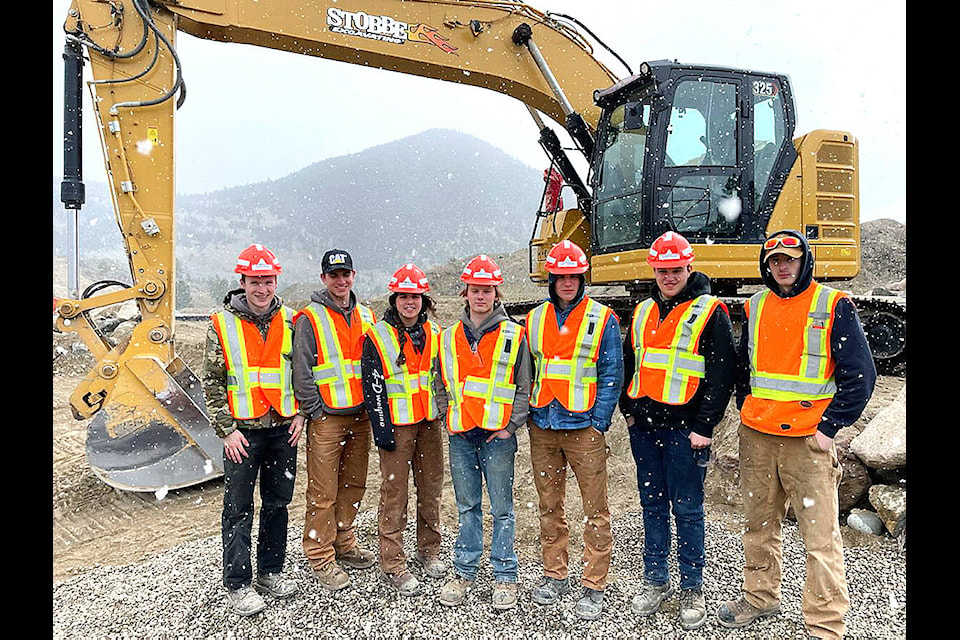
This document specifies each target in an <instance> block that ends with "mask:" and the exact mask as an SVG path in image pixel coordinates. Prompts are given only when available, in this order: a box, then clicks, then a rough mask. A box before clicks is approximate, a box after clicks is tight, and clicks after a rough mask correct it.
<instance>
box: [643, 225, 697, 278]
mask: <svg viewBox="0 0 960 640" xmlns="http://www.w3.org/2000/svg"><path fill="white" fill-rule="evenodd" d="M647 262H648V263H649V264H650V266H651V267H653V268H654V269H672V268H674V267H685V266H687V265H688V264H690V263H691V262H693V247H691V246H690V243H689V242H687V239H686V238H684V237H683V236H682V235H680V234H679V233H677V232H676V231H667V232H666V233H664V234H663V235H662V236H660V237H659V238H657V239H656V240H654V241H653V244H652V245H650V254H649V255H648V256H647Z"/></svg>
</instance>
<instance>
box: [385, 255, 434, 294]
mask: <svg viewBox="0 0 960 640" xmlns="http://www.w3.org/2000/svg"><path fill="white" fill-rule="evenodd" d="M387 289H388V290H390V291H393V292H395V293H426V292H427V291H430V283H429V282H427V274H425V273H424V272H423V270H422V269H421V268H420V267H418V266H417V265H415V264H413V263H412V262H408V263H407V264H405V265H403V266H402V267H400V268H399V269H397V270H396V271H395V272H394V273H393V276H392V277H391V278H390V282H389V283H388V284H387Z"/></svg>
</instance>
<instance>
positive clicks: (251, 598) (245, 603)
mask: <svg viewBox="0 0 960 640" xmlns="http://www.w3.org/2000/svg"><path fill="white" fill-rule="evenodd" d="M227 602H229V603H230V608H231V609H233V612H234V613H236V614H238V615H241V616H244V617H247V616H252V615H253V614H255V613H260V612H261V611H263V610H264V609H266V608H267V603H266V602H264V601H263V598H261V597H260V594H258V593H257V592H256V591H254V590H253V587H249V586H247V587H240V588H239V589H227Z"/></svg>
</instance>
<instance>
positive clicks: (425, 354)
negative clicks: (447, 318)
mask: <svg viewBox="0 0 960 640" xmlns="http://www.w3.org/2000/svg"><path fill="white" fill-rule="evenodd" d="M423 332H424V346H423V351H421V352H420V353H417V352H416V349H414V348H413V342H412V341H411V340H409V339H408V340H407V341H406V342H405V343H404V345H403V353H404V356H405V358H406V361H405V362H404V364H402V365H398V364H397V358H398V357H399V356H400V340H399V335H400V334H399V331H398V330H397V329H396V327H394V326H393V325H391V324H389V323H387V322H378V323H377V324H375V325H374V326H373V327H372V328H371V329H370V331H368V332H367V337H369V338H370V341H371V342H372V343H373V345H374V346H375V347H376V348H377V353H378V354H379V355H380V362H381V363H382V364H383V376H384V386H385V387H386V390H387V404H388V406H389V408H390V420H391V422H393V424H395V425H404V424H416V423H418V422H420V421H422V420H435V419H436V418H437V414H438V411H437V399H436V398H435V397H434V395H433V359H434V357H436V355H437V350H438V348H439V344H440V334H439V333H437V330H436V329H435V328H434V326H433V323H431V322H430V321H429V320H427V321H426V322H424V323H423Z"/></svg>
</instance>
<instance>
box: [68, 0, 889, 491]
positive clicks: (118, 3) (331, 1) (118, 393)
mask: <svg viewBox="0 0 960 640" xmlns="http://www.w3.org/2000/svg"><path fill="white" fill-rule="evenodd" d="M64 32H65V34H66V43H65V45H64V53H63V58H64V80H65V86H64V176H63V181H62V183H61V192H60V199H61V202H62V203H63V205H64V208H65V209H66V211H67V212H68V214H70V215H72V216H74V218H75V217H76V215H77V212H78V211H79V210H80V208H81V207H82V206H83V203H84V201H85V189H84V184H83V170H82V161H81V157H82V149H81V132H82V125H83V117H82V116H83V107H82V103H83V86H84V66H85V65H86V64H89V67H90V72H91V75H92V80H89V81H87V82H86V86H87V89H88V91H89V93H90V99H91V101H92V104H93V116H94V118H95V126H96V127H97V130H98V132H99V134H100V141H101V148H102V152H103V157H104V162H105V164H106V168H107V177H108V183H109V189H110V195H111V198H112V202H113V206H114V211H115V215H116V221H117V224H118V226H119V228H120V232H121V237H122V241H123V245H124V248H125V251H126V255H127V258H128V263H129V268H130V273H131V276H132V279H133V283H132V284H126V283H122V282H119V281H112V280H110V281H101V282H97V283H93V284H91V285H90V286H88V287H87V288H86V289H85V290H84V292H83V294H82V295H76V294H75V295H74V296H73V297H68V298H59V299H57V300H55V306H56V311H55V313H56V327H57V328H58V329H59V330H60V331H64V332H67V331H70V332H76V333H77V334H78V335H79V337H80V338H81V339H82V340H83V342H84V344H85V345H86V346H87V348H88V349H89V350H90V352H91V354H92V355H93V357H94V359H95V361H96V362H95V364H94V366H93V368H92V369H91V370H90V371H89V372H88V374H87V375H86V376H85V377H84V379H83V380H82V381H81V382H80V384H79V385H78V386H77V388H76V389H75V390H74V391H73V393H72V395H71V398H70V403H71V407H72V411H73V414H74V417H75V418H77V419H78V420H87V419H89V423H88V427H87V440H86V454H87V461H88V463H89V465H90V467H91V468H92V470H93V471H94V473H95V474H96V475H97V476H98V477H99V478H100V479H101V480H103V481H104V482H105V483H107V484H108V485H111V486H113V487H116V488H118V489H121V490H126V491H141V492H146V491H159V490H169V489H177V488H183V487H187V486H191V485H195V484H199V483H202V482H205V481H208V480H211V479H214V478H216V477H218V476H220V475H222V473H223V466H222V453H221V452H222V446H221V443H220V440H219V438H217V436H216V435H215V434H214V431H213V428H212V427H211V426H210V423H209V419H208V417H207V414H206V409H205V406H204V401H203V393H202V390H201V385H200V381H199V379H198V377H197V375H196V373H195V372H193V371H192V370H191V369H190V368H189V367H188V366H187V365H186V364H185V363H184V361H183V360H182V359H181V358H180V357H179V355H177V351H176V336H175V309H174V299H175V292H174V285H175V277H174V265H175V260H174V239H175V231H174V229H175V207H174V155H175V154H174V146H175V145H174V118H175V113H176V111H177V109H179V108H180V107H181V106H183V105H184V104H185V101H186V96H187V93H186V86H187V85H186V82H185V78H186V77H188V75H189V74H188V73H187V71H188V70H189V64H188V62H185V61H181V60H180V58H179V56H178V54H177V37H178V35H179V34H180V33H186V34H189V35H191V36H194V37H197V38H203V39H209V40H216V41H221V42H225V43H243V44H250V45H254V46H260V47H268V48H273V49H279V50H283V51H289V52H292V53H299V54H303V55H309V56H315V57H320V58H326V59H330V60H338V61H341V62H346V63H351V64H358V65H366V66H372V67H376V68H380V69H386V70H390V71H396V72H399V73H404V74H413V75H418V76H425V77H430V78H436V79H439V80H444V81H448V82H456V83H464V84H468V85H472V86H477V87H482V88H485V89H489V90H492V91H496V92H499V93H503V94H506V95H507V96H510V97H512V98H515V99H517V100H520V101H521V102H523V103H524V105H526V107H527V110H528V111H529V113H530V115H531V118H532V120H533V123H534V125H535V126H536V127H537V129H538V131H539V138H538V143H539V144H540V146H541V147H542V148H543V149H544V151H545V152H546V154H547V156H548V158H549V161H550V169H549V170H548V171H547V172H545V177H549V179H545V186H544V189H545V191H548V193H545V194H544V198H543V199H542V202H544V203H548V204H549V206H542V207H541V210H540V211H538V212H537V214H536V220H535V222H534V226H533V232H532V235H531V240H530V243H529V250H530V278H531V279H532V280H534V281H536V282H545V281H546V273H545V270H544V268H543V265H544V261H545V256H546V252H547V251H548V250H549V249H550V247H552V246H553V244H555V243H556V242H558V241H560V240H563V239H570V240H573V241H574V242H576V243H577V244H579V245H580V246H582V247H584V248H585V249H587V252H588V256H589V258H590V264H591V268H590V271H589V272H588V276H589V279H588V282H589V284H591V285H623V286H624V287H626V291H627V292H628V295H626V296H621V297H620V298H619V299H618V300H615V301H611V303H612V304H615V305H618V306H619V308H620V309H621V310H626V313H624V312H623V311H621V313H620V315H621V317H622V318H624V317H626V318H629V309H632V304H635V302H636V299H637V296H639V295H643V294H644V292H645V291H647V290H649V287H650V283H651V282H652V281H653V274H652V272H651V270H650V268H649V267H648V266H647V263H646V260H645V257H646V253H647V247H649V245H650V243H651V242H652V241H653V239H654V238H656V237H657V236H658V235H660V233H662V232H663V231H666V230H668V229H673V230H676V231H679V232H681V233H683V235H684V236H686V237H687V238H688V239H690V240H691V242H693V243H695V245H696V251H697V262H698V268H699V269H700V270H702V271H704V272H705V273H707V275H709V276H710V277H711V279H712V280H713V281H714V283H715V286H716V291H715V293H717V294H718V295H721V296H723V297H724V298H725V299H726V300H728V304H729V305H731V308H732V309H736V308H737V302H738V301H740V300H742V297H743V296H739V297H738V289H739V288H740V287H742V286H749V285H756V284H759V282H760V280H759V274H758V272H757V253H758V245H759V243H761V242H762V241H763V239H764V237H765V235H766V233H767V232H768V230H773V229H779V228H794V229H798V230H802V231H803V233H804V234H805V235H806V237H807V238H808V239H809V240H810V243H811V245H812V247H813V251H814V252H815V255H816V260H817V262H816V274H815V275H816V277H817V278H818V279H820V280H822V281H842V280H847V279H850V278H852V277H854V276H856V275H857V273H858V271H859V265H860V228H859V193H858V178H857V172H858V143H857V140H856V138H855V137H854V136H853V135H851V134H850V133H847V132H842V131H826V130H817V131H812V132H810V133H807V134H805V135H802V136H799V137H796V138H795V137H794V124H795V110H794V102H793V95H792V89H791V84H790V80H789V78H788V76H786V75H783V74H778V73H765V72H759V71H754V70H743V69H733V68H725V67H716V66H705V65H695V64H681V63H679V62H676V61H668V60H656V61H647V62H643V63H642V64H640V65H639V67H638V69H637V70H636V71H633V69H631V68H630V66H629V65H627V63H626V62H624V61H623V60H622V59H621V58H620V57H619V56H617V55H616V53H615V52H614V51H613V50H612V49H610V48H609V47H607V45H606V44H605V43H603V42H602V41H601V40H600V39H599V38H598V37H596V36H595V35H594V34H593V32H592V31H590V30H589V29H588V28H587V27H586V26H585V25H583V24H582V23H581V22H580V21H578V20H577V19H576V18H574V17H571V16H567V15H564V14H558V13H550V12H542V11H539V10H537V9H534V8H532V7H530V6H528V5H526V4H523V3H520V2H507V1H497V0H462V1H456V0H298V1H294V0H72V3H71V5H70V8H69V10H68V14H67V17H66V21H65V23H64ZM601 49H603V50H605V51H606V52H607V53H606V54H603V55H604V56H605V57H607V58H608V59H616V61H617V62H618V64H622V66H623V67H624V71H622V72H620V73H619V74H618V73H615V72H614V71H612V70H611V69H610V68H609V67H608V66H607V64H604V63H603V62H601V60H600V55H598V54H599V52H600V51H601ZM547 120H550V121H553V122H554V123H556V124H558V125H559V126H561V127H562V128H563V130H564V131H565V132H566V134H567V135H568V136H569V137H568V140H569V141H572V143H571V142H567V143H566V144H564V143H562V142H561V140H560V138H559V137H558V136H557V133H556V132H555V131H554V129H553V128H552V127H551V126H549V124H548V123H547ZM584 166H585V167H587V168H586V170H584V169H583V168H582V167H584ZM561 188H563V189H567V190H568V191H572V193H573V200H575V202H576V206H574V207H572V208H569V209H563V208H562V203H563V198H561V197H559V193H558V190H559V189H561ZM72 228H73V230H74V233H75V229H76V222H74V223H73V225H72ZM75 246H76V242H75V241H74V247H75ZM74 251H76V249H74ZM72 260H73V262H74V263H76V255H74V256H72ZM68 271H69V267H68ZM68 286H71V288H72V290H73V291H79V288H78V287H77V283H76V268H74V269H73V270H72V274H71V273H68ZM109 289H116V290H114V291H106V290H109ZM129 301H134V302H135V303H136V305H137V306H138V308H139V312H140V319H139V322H138V323H137V324H136V326H135V327H134V329H133V331H132V333H131V335H130V337H129V338H127V339H123V340H120V341H119V342H116V343H114V342H113V341H111V340H110V339H108V338H107V337H106V336H105V333H104V331H103V330H102V328H101V327H99V326H97V323H96V321H95V320H94V316H93V312H95V311H96V310H98V309H102V308H104V307H108V306H112V305H117V304H120V303H124V302H129ZM858 306H860V307H861V313H862V314H863V317H864V318H865V325H866V329H867V333H868V335H869V336H870V338H871V346H872V348H873V349H874V355H875V357H876V358H877V359H878V362H879V361H881V360H885V361H894V360H898V359H901V358H903V357H904V356H905V352H906V341H905V336H904V327H905V309H904V308H903V307H902V306H899V305H895V304H887V303H880V302H877V303H876V304H875V305H874V306H869V305H868V306H866V307H865V306H863V305H862V304H861V303H860V302H859V301H858ZM523 310H524V309H522V308H519V307H518V308H516V309H513V311H515V312H522V311H523Z"/></svg>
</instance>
